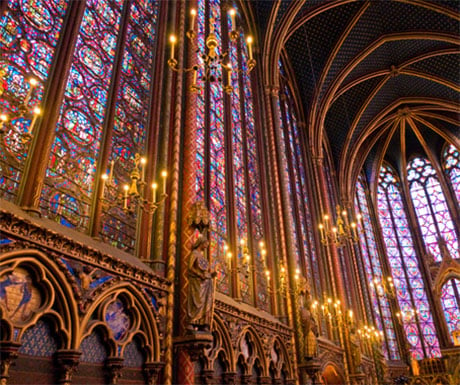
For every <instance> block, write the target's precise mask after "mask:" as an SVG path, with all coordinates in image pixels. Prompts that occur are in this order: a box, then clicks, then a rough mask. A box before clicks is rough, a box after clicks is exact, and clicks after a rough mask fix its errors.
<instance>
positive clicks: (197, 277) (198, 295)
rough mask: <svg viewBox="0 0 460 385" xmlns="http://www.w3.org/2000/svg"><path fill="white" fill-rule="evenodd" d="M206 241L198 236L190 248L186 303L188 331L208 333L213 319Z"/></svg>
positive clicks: (214, 274)
mask: <svg viewBox="0 0 460 385" xmlns="http://www.w3.org/2000/svg"><path fill="white" fill-rule="evenodd" d="M208 246H209V241H208V239H207V238H206V237H205V236H204V235H203V234H200V235H199V236H198V238H197V240H196V241H195V243H194V244H193V246H192V252H191V253H190V260H189V264H188V279H189V295H188V301H187V316H188V326H187V329H188V330H190V331H204V332H209V330H210V328H211V323H212V317H213V303H214V290H215V289H214V277H215V276H216V274H217V273H216V272H215V271H212V270H211V264H210V262H209V260H208V259H207V258H206V250H207V248H208Z"/></svg>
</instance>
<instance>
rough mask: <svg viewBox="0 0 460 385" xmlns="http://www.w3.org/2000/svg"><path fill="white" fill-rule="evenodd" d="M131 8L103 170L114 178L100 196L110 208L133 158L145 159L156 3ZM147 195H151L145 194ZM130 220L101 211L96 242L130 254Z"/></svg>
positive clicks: (117, 210) (118, 208)
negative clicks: (112, 122)
mask: <svg viewBox="0 0 460 385" xmlns="http://www.w3.org/2000/svg"><path fill="white" fill-rule="evenodd" d="M130 4H131V8H130V14H129V19H128V20H129V21H128V28H127V35H126V43H125V48H124V52H123V59H122V65H121V74H120V80H119V89H118V95H117V100H116V107H115V119H114V128H113V135H112V143H111V155H110V159H109V167H108V170H104V171H105V172H106V173H107V174H111V175H112V176H113V178H112V183H111V184H107V187H106V189H105V196H104V197H105V198H106V199H108V200H109V201H111V202H115V201H117V198H120V194H121V191H122V186H123V184H127V183H129V181H130V175H129V170H131V169H132V168H133V167H134V158H135V155H136V153H137V154H140V155H146V148H145V144H146V133H147V131H148V111H149V104H150V84H151V80H152V75H151V74H152V72H153V64H154V52H155V28H156V20H157V16H158V2H157V1H155V0H146V1H143V2H132V3H130ZM147 26H148V27H147ZM146 158H147V161H149V162H152V161H153V159H151V158H150V159H149V157H148V156H147V157H146ZM127 165H129V167H127ZM148 191H149V193H150V190H148ZM150 194H151V193H150ZM150 194H148V197H149V199H151V195H150ZM135 220H136V216H133V215H130V214H127V213H126V212H125V211H123V209H122V205H114V206H111V207H109V206H106V207H104V209H103V213H102V231H101V238H102V239H104V240H105V241H107V242H109V243H111V244H112V245H114V246H117V247H119V248H122V249H124V250H127V251H130V252H132V251H133V250H134V243H135V237H136V223H135Z"/></svg>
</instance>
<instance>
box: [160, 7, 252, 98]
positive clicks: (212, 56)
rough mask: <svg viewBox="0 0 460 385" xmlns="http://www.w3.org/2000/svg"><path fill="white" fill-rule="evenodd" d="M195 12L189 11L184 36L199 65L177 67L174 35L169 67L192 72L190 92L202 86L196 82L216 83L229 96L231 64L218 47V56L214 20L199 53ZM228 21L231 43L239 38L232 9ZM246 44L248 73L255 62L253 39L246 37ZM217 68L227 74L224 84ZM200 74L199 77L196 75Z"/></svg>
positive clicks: (225, 53)
mask: <svg viewBox="0 0 460 385" xmlns="http://www.w3.org/2000/svg"><path fill="white" fill-rule="evenodd" d="M196 15H197V11H196V10H195V9H192V10H191V11H190V29H189V30H188V31H187V33H186V35H187V38H188V39H189V40H190V42H191V44H192V47H193V48H194V50H196V52H197V53H199V55H198V56H199V63H198V64H197V65H194V66H192V67H190V68H185V67H184V68H180V67H178V62H177V59H176V58H175V46H176V44H177V42H178V40H177V37H176V36H175V35H171V36H170V38H169V41H170V43H171V57H170V58H169V60H168V65H169V67H170V68H171V69H172V70H173V71H176V72H180V71H182V72H186V73H188V72H193V80H192V85H191V86H190V90H191V91H192V92H197V91H199V90H200V89H201V88H202V86H200V85H199V83H198V81H201V82H202V84H206V83H207V82H210V83H213V82H218V83H222V85H223V87H224V91H225V92H226V93H228V94H231V93H232V91H233V87H232V79H231V77H232V71H233V69H232V68H233V67H232V63H231V62H230V60H229V54H228V52H222V47H220V48H221V49H220V51H221V53H220V54H218V49H219V40H218V38H217V36H216V33H215V27H214V19H212V18H211V19H210V21H209V33H208V35H207V36H206V38H205V46H206V48H205V51H204V52H200V50H199V49H198V48H197V42H196V40H197V34H196V32H195V20H196ZM229 15H230V20H231V31H230V33H229V36H230V39H231V40H232V41H237V40H238V38H239V33H238V31H237V29H236V28H237V27H236V10H235V9H234V8H232V9H230V11H229ZM246 43H247V45H248V53H249V60H248V62H247V68H248V72H249V71H251V70H252V69H253V68H254V67H255V65H256V61H255V60H254V57H253V53H252V44H253V39H252V37H251V36H248V37H247V39H246ZM219 68H221V70H222V74H223V73H224V72H226V73H227V81H226V84H224V78H225V77H222V76H221V75H220V73H219ZM199 74H200V77H198V75H199Z"/></svg>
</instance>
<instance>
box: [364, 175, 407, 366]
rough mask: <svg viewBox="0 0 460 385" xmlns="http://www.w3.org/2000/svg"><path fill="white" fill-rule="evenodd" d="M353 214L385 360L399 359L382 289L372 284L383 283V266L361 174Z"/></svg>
mask: <svg viewBox="0 0 460 385" xmlns="http://www.w3.org/2000/svg"><path fill="white" fill-rule="evenodd" d="M355 207H356V211H357V212H358V213H360V214H361V218H362V219H361V221H358V230H359V237H360V242H359V244H360V248H361V255H362V257H363V262H364V267H365V270H366V275H367V280H368V282H371V284H370V285H369V292H370V296H371V300H372V307H373V311H374V316H375V319H376V322H377V327H378V328H379V329H380V330H382V331H383V332H384V336H385V340H384V341H382V344H383V351H384V354H385V357H386V358H387V359H390V360H399V359H400V355H399V350H398V343H397V340H396V336H395V332H394V325H393V319H392V316H391V311H390V304H389V301H388V298H387V295H386V294H385V292H383V291H382V290H378V289H379V287H381V286H378V285H374V284H372V283H375V280H377V282H378V283H381V282H382V280H384V279H385V278H384V275H383V272H382V267H381V264H380V259H379V255H378V251H377V245H376V242H375V236H374V229H373V227H372V222H371V216H370V212H369V207H368V203H367V198H366V193H365V181H364V178H363V176H362V175H360V176H359V179H358V183H357V185H356V197H355Z"/></svg>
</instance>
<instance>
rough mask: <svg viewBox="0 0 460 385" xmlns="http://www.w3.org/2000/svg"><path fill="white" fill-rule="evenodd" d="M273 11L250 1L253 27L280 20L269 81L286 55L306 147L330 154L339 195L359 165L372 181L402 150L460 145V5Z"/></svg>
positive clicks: (411, 1)
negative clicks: (445, 143)
mask: <svg viewBox="0 0 460 385" xmlns="http://www.w3.org/2000/svg"><path fill="white" fill-rule="evenodd" d="M281 3H283V4H284V3H285V2H283V1H282V2H281ZM273 4H276V6H275V5H274V6H272V7H271V8H269V7H267V4H266V2H264V1H259V2H254V8H255V10H256V11H255V12H254V14H255V15H256V16H255V19H256V22H257V19H260V18H265V19H266V20H268V19H269V18H271V19H272V20H277V23H276V24H275V25H274V26H273V29H272V30H270V29H268V30H267V31H266V32H265V41H264V48H263V49H264V51H265V54H266V55H265V56H264V57H265V58H266V60H265V62H264V63H263V65H264V67H265V68H264V73H265V74H266V76H267V78H266V79H265V82H266V84H273V85H275V86H276V85H277V81H278V60H279V57H280V55H282V56H283V57H284V59H285V60H287V63H286V64H287V66H286V67H287V68H289V69H290V70H291V71H290V72H291V81H292V82H293V83H294V84H293V86H294V87H295V88H296V89H297V90H299V98H300V99H301V101H300V106H301V109H302V110H303V111H302V113H303V115H304V119H305V121H306V123H307V124H306V127H307V128H306V129H307V130H308V141H309V147H310V148H311V149H312V151H313V152H314V154H313V155H314V156H321V155H322V152H323V148H324V144H326V147H329V148H330V149H331V152H332V157H333V160H334V163H335V167H336V169H337V175H338V178H339V186H340V189H341V191H340V193H341V195H342V196H343V197H346V196H348V197H349V196H351V195H350V194H352V186H354V184H355V183H354V181H355V178H356V177H357V175H358V173H359V171H360V170H361V169H362V167H364V168H365V171H366V173H367V174H368V176H369V177H370V178H371V179H372V175H374V174H375V170H376V169H377V168H378V167H379V165H380V164H381V162H382V161H383V160H384V159H385V160H387V161H390V162H392V163H393V164H395V165H397V163H398V162H399V160H397V159H396V158H395V157H396V151H404V154H405V156H407V157H410V155H411V154H412V153H414V152H417V151H419V150H420V149H421V148H422V149H423V148H424V146H423V143H425V144H426V146H425V147H433V146H441V145H442V144H443V141H444V140H449V141H451V142H454V143H455V144H456V145H459V141H460V133H459V132H460V129H459V114H458V111H459V100H460V99H459V91H460V81H459V80H460V76H459V68H460V32H459V31H460V14H459V7H460V3H459V2H458V1H439V0H436V1H424V0H394V1H355V0H335V1H334V0H333V1H320V0H317V1H293V2H290V5H289V6H286V4H284V6H282V5H280V4H278V2H273ZM262 5H263V6H262ZM262 8H263V9H262ZM294 11H295V12H294ZM262 38H263V37H262ZM396 136H397V137H398V138H400V140H398V141H395V139H394V138H395V137H396ZM402 137H404V138H406V139H405V140H402V139H401V138H402ZM402 146H403V147H404V148H402ZM425 150H426V148H425ZM438 150H439V148H437V149H436V148H431V151H438ZM399 154H401V153H399Z"/></svg>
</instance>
